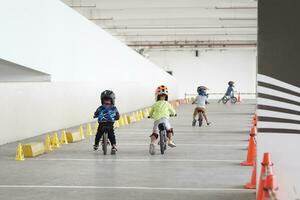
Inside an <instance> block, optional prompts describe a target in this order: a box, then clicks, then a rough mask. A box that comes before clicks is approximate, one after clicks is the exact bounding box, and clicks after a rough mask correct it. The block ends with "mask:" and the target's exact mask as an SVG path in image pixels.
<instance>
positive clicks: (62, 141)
mask: <svg viewBox="0 0 300 200" xmlns="http://www.w3.org/2000/svg"><path fill="white" fill-rule="evenodd" d="M60 144H68V139H67V134H66V131H65V130H63V131H62V132H61V138H60Z"/></svg>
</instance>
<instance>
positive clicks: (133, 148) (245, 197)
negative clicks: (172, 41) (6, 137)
mask: <svg viewBox="0 0 300 200" xmlns="http://www.w3.org/2000/svg"><path fill="white" fill-rule="evenodd" d="M192 110H193V106H192V105H181V106H180V107H179V108H178V109H177V112H178V116H177V117H176V118H172V119H171V124H172V125H173V127H174V130H175V137H174V140H175V143H176V144H177V147H176V148H173V149H170V148H169V149H168V150H167V152H166V154H165V155H160V152H159V146H157V148H156V155H154V156H151V155H150V154H149V152H148V148H149V146H148V145H149V144H148V142H149V135H150V134H151V128H152V123H153V121H152V120H150V119H144V120H142V121H140V122H137V123H133V124H130V125H128V126H125V127H122V128H119V129H117V130H116V134H117V143H118V152H117V155H106V156H104V155H103V154H102V152H101V151H97V152H94V151H93V150H92V144H93V140H94V137H93V136H91V137H89V138H87V139H85V140H84V141H82V142H78V143H73V144H68V145H64V146H62V147H61V148H60V149H58V150H55V151H53V152H51V153H48V154H44V155H42V156H39V157H36V158H26V160H25V161H21V162H18V161H15V160H14V157H15V150H16V145H17V143H11V144H7V145H3V146H0V199H13V200H21V199H22V200H23V199H30V200H41V199H43V200H48V199H55V200H68V199H72V200H77V199H78V200H82V199H89V200H94V199H102V200H106V199H109V200H120V199H122V200H133V199H137V200H140V199H143V200H148V199H149V200H150V199H151V200H153V199H168V200H175V199H176V200H182V199H188V200H199V199H201V200H253V199H255V191H253V190H245V189H243V187H242V186H243V184H245V183H246V182H248V181H249V179H250V175H251V167H242V166H240V164H239V163H240V162H241V161H243V160H244V159H245V158H246V147H247V139H248V136H249V135H248V133H249V130H250V126H251V117H252V115H253V113H254V110H255V105H254V103H252V102H244V103H241V104H237V105H230V104H228V105H223V104H217V103H211V104H209V105H208V108H207V110H208V117H209V120H210V121H211V122H212V124H211V125H210V126H206V125H204V126H203V127H192V126H191V115H192ZM43 140H44V136H39V137H35V138H30V139H28V140H26V141H22V142H28V141H43Z"/></svg>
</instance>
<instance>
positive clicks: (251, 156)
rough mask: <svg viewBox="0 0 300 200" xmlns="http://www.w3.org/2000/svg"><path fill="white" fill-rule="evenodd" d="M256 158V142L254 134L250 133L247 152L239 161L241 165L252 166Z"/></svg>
mask: <svg viewBox="0 0 300 200" xmlns="http://www.w3.org/2000/svg"><path fill="white" fill-rule="evenodd" d="M255 158H256V144H255V139H254V136H253V135H252V136H251V135H250V139H249V145H248V152H247V159H246V160H245V161H244V162H242V163H241V165H242V166H253V165H254V163H255Z"/></svg>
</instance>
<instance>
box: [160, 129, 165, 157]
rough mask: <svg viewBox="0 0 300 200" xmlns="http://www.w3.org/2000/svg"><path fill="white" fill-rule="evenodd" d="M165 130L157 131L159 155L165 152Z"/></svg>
mask: <svg viewBox="0 0 300 200" xmlns="http://www.w3.org/2000/svg"><path fill="white" fill-rule="evenodd" d="M164 134H165V130H161V131H159V146H160V153H161V154H164V153H165V150H166V142H165V136H164Z"/></svg>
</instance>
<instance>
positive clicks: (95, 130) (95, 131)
mask: <svg viewBox="0 0 300 200" xmlns="http://www.w3.org/2000/svg"><path fill="white" fill-rule="evenodd" d="M98 126H99V124H98V121H96V123H95V127H94V134H95V135H96V134H97V131H98Z"/></svg>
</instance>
